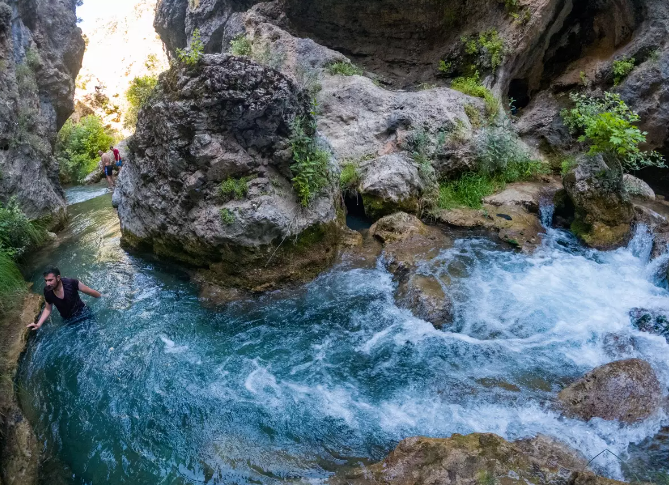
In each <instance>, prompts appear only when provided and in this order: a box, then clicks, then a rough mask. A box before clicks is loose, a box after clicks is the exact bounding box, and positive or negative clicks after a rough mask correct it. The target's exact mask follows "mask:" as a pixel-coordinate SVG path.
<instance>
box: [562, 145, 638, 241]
mask: <svg viewBox="0 0 669 485" xmlns="http://www.w3.org/2000/svg"><path fill="white" fill-rule="evenodd" d="M612 163H613V165H614V166H613V167H611V166H609V165H608V164H607V163H606V162H605V160H604V158H603V157H602V155H595V156H582V157H580V158H579V160H578V164H577V165H576V167H575V168H573V169H572V170H571V171H570V172H569V173H568V174H567V175H565V176H564V179H563V182H564V188H565V190H566V191H567V194H568V195H569V197H570V199H571V201H572V202H573V204H574V207H575V210H576V213H575V216H576V218H575V221H574V223H573V224H572V230H573V231H574V232H575V233H576V235H577V236H578V237H579V238H580V239H582V240H583V241H584V242H585V243H586V244H588V245H589V246H592V247H594V248H597V249H611V248H615V247H618V246H621V245H622V244H624V243H625V242H626V240H627V238H628V236H629V234H630V230H631V225H630V224H631V222H632V218H633V216H634V214H633V208H632V203H631V202H630V201H629V200H628V198H627V194H626V192H625V188H624V186H623V174H622V169H621V168H620V166H619V165H618V166H615V164H616V163H617V162H612Z"/></svg>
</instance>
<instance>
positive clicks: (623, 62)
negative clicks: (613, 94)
mask: <svg viewBox="0 0 669 485" xmlns="http://www.w3.org/2000/svg"><path fill="white" fill-rule="evenodd" d="M635 62H636V60H635V59H634V58H633V57H623V58H622V59H620V60H618V61H613V84H614V85H615V86H617V85H618V84H620V82H621V81H622V80H623V79H625V78H626V77H627V76H628V75H629V73H630V72H632V71H633V70H634V64H635Z"/></svg>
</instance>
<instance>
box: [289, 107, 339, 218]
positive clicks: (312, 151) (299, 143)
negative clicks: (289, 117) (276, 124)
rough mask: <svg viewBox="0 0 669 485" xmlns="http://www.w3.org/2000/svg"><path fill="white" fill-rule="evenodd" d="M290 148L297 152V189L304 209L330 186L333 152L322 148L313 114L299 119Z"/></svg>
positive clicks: (292, 135) (295, 178)
mask: <svg viewBox="0 0 669 485" xmlns="http://www.w3.org/2000/svg"><path fill="white" fill-rule="evenodd" d="M290 147H291V150H292V152H293V163H292V164H291V166H290V170H291V172H292V173H293V179H292V182H293V188H294V189H295V192H296V193H297V197H298V199H299V201H300V204H302V206H303V207H306V206H308V205H309V203H310V202H311V201H312V200H313V198H314V197H315V196H316V195H318V193H319V192H320V191H321V190H322V189H323V188H325V187H326V186H327V185H328V182H329V180H328V176H329V171H328V165H329V163H330V153H329V152H327V151H325V150H324V149H323V148H321V147H319V146H318V142H317V140H316V121H315V119H314V117H313V113H312V114H310V115H309V116H308V117H297V118H295V120H294V121H293V123H292V125H291V138H290Z"/></svg>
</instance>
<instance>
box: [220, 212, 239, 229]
mask: <svg viewBox="0 0 669 485" xmlns="http://www.w3.org/2000/svg"><path fill="white" fill-rule="evenodd" d="M220 215H221V222H222V223H223V224H225V225H226V226H229V225H231V224H234V222H235V213H234V212H232V211H231V210H230V209H225V208H223V209H221V212H220Z"/></svg>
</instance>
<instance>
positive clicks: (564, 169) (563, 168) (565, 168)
mask: <svg viewBox="0 0 669 485" xmlns="http://www.w3.org/2000/svg"><path fill="white" fill-rule="evenodd" d="M575 166H576V157H567V158H565V159H564V160H562V162H561V163H560V174H562V175H567V174H568V173H569V171H570V170H571V169H572V168H574V167H575Z"/></svg>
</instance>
